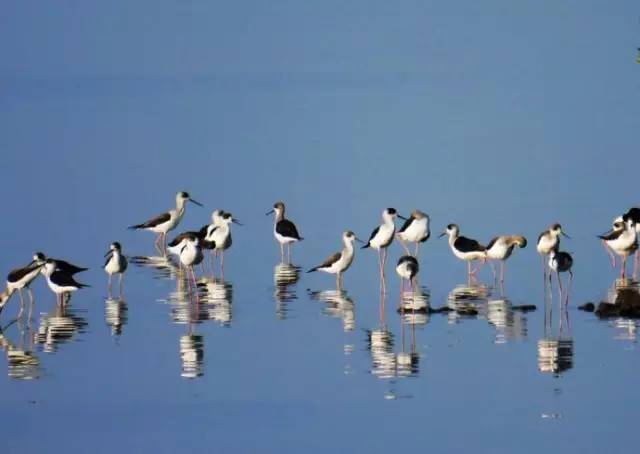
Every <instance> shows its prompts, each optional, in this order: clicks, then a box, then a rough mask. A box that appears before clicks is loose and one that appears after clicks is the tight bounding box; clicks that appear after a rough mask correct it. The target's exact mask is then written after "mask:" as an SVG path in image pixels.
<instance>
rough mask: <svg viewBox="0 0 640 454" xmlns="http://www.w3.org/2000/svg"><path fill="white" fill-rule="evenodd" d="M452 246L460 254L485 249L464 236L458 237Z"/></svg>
mask: <svg viewBox="0 0 640 454" xmlns="http://www.w3.org/2000/svg"><path fill="white" fill-rule="evenodd" d="M453 245H454V247H455V248H456V249H457V250H459V251H460V252H479V251H480V252H481V251H484V250H485V249H486V248H485V247H484V246H483V245H481V244H480V243H478V242H477V241H476V240H472V239H471V238H467V237H464V236H459V237H458V238H457V239H456V241H455V243H453Z"/></svg>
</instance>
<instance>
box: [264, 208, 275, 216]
mask: <svg viewBox="0 0 640 454" xmlns="http://www.w3.org/2000/svg"><path fill="white" fill-rule="evenodd" d="M273 212H274V210H273V208H272V209H270V210H269V211H267V212H266V213H265V215H266V216H269V215H270V214H273Z"/></svg>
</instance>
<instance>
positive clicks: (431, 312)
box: [429, 306, 453, 314]
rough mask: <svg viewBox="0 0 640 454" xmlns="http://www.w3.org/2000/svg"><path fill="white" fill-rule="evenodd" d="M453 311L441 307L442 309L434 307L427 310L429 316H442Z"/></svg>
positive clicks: (446, 307)
mask: <svg viewBox="0 0 640 454" xmlns="http://www.w3.org/2000/svg"><path fill="white" fill-rule="evenodd" d="M452 311H453V309H451V308H450V307H449V306H442V307H435V308H429V313H430V314H442V313H445V314H446V313H449V312H452Z"/></svg>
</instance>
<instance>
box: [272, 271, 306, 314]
mask: <svg viewBox="0 0 640 454" xmlns="http://www.w3.org/2000/svg"><path fill="white" fill-rule="evenodd" d="M299 280H300V267H299V266H296V265H291V264H288V263H278V264H277V265H276V266H275V268H274V270H273V282H274V285H275V287H274V293H273V299H274V300H275V302H276V316H277V317H278V319H280V320H286V319H287V317H288V314H289V307H288V306H289V303H290V302H292V301H295V300H297V299H298V294H297V290H296V284H297V282H298V281H299Z"/></svg>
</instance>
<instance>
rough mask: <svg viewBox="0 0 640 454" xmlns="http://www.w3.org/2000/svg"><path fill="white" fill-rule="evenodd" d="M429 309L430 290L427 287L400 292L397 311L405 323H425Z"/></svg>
mask: <svg viewBox="0 0 640 454" xmlns="http://www.w3.org/2000/svg"><path fill="white" fill-rule="evenodd" d="M430 310H431V292H430V291H429V289H428V288H427V287H416V289H415V290H409V291H405V292H402V294H401V299H400V305H399V307H398V313H400V316H401V317H402V319H403V321H404V322H405V323H408V324H411V325H426V324H427V322H428V321H429V313H430Z"/></svg>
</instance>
